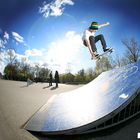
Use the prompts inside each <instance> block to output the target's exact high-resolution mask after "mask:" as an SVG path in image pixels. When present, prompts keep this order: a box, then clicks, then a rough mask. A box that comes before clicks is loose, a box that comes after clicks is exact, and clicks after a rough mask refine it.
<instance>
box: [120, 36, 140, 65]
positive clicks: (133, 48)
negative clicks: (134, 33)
mask: <svg viewBox="0 0 140 140" xmlns="http://www.w3.org/2000/svg"><path fill="white" fill-rule="evenodd" d="M122 43H123V45H124V46H125V47H126V54H125V56H126V58H127V59H128V63H133V62H137V61H138V59H139V57H140V46H139V45H138V43H137V41H136V40H135V38H131V39H130V40H129V39H124V40H122Z"/></svg>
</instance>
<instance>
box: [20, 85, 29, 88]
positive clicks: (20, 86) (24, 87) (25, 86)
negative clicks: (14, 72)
mask: <svg viewBox="0 0 140 140" xmlns="http://www.w3.org/2000/svg"><path fill="white" fill-rule="evenodd" d="M25 87H28V86H27V85H24V86H20V88H25Z"/></svg>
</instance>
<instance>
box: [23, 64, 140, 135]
mask: <svg viewBox="0 0 140 140" xmlns="http://www.w3.org/2000/svg"><path fill="white" fill-rule="evenodd" d="M139 93H140V62H137V63H133V64H129V65H127V66H124V67H121V68H115V69H113V70H110V71H107V72H103V73H102V74H100V75H99V76H98V77H97V78H96V79H94V80H93V81H92V82H90V83H88V84H87V85H84V86H82V87H80V88H78V89H75V90H72V91H69V92H64V93H60V94H58V95H54V96H53V97H52V98H51V99H50V100H49V101H48V102H47V103H46V104H45V105H44V106H43V107H41V109H40V110H39V111H38V112H37V113H35V114H34V115H33V116H32V117H31V118H30V119H29V121H28V122H27V123H26V124H25V126H24V128H25V129H26V130H28V131H32V132H41V133H43V134H47V135H58V134H64V135H74V134H83V133H89V132H95V131H99V130H103V129H106V128H109V127H112V126H114V125H117V124H119V123H121V122H124V121H126V120H128V119H129V118H132V117H134V116H135V115H137V114H138V113H140V94H139Z"/></svg>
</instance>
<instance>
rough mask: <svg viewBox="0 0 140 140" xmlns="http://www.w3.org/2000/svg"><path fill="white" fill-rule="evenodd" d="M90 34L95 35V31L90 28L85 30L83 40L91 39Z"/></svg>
mask: <svg viewBox="0 0 140 140" xmlns="http://www.w3.org/2000/svg"><path fill="white" fill-rule="evenodd" d="M90 36H95V32H92V33H91V32H90V31H89V30H88V29H87V30H85V31H84V33H83V36H82V40H83V41H84V40H87V41H88V40H89V37H90Z"/></svg>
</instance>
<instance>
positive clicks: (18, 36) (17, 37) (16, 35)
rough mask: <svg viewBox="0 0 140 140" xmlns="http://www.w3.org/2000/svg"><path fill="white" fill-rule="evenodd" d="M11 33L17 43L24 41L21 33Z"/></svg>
mask: <svg viewBox="0 0 140 140" xmlns="http://www.w3.org/2000/svg"><path fill="white" fill-rule="evenodd" d="M12 35H13V37H14V39H15V40H16V41H17V42H18V43H24V38H23V37H22V36H21V35H19V34H18V33H16V32H12Z"/></svg>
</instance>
